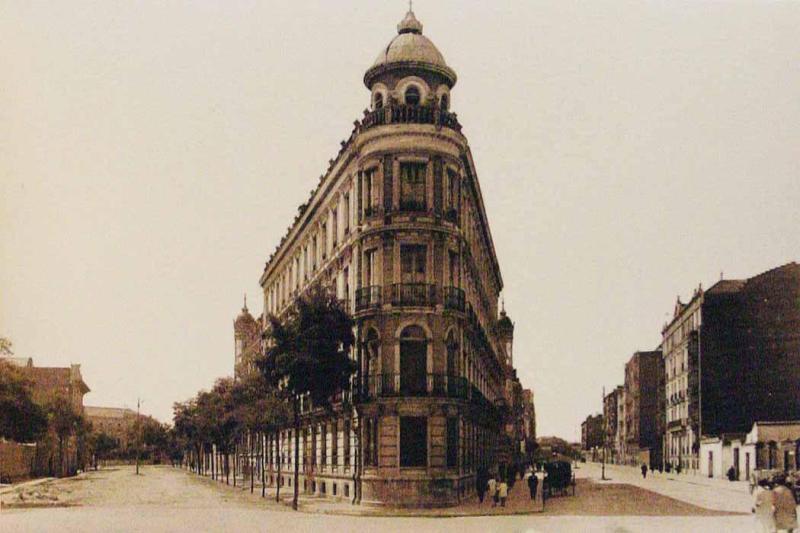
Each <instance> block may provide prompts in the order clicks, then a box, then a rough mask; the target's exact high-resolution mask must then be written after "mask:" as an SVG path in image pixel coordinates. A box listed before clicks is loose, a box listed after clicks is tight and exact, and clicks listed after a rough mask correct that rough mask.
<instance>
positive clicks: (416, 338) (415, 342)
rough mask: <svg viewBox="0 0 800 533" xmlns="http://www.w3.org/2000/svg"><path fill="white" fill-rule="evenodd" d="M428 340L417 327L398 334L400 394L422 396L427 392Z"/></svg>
mask: <svg viewBox="0 0 800 533" xmlns="http://www.w3.org/2000/svg"><path fill="white" fill-rule="evenodd" d="M427 373H428V339H427V338H426V336H425V331H424V330H423V329H422V328H421V327H419V326H408V327H407V328H405V329H404V330H403V332H402V333H401V334H400V392H401V393H402V394H404V395H407V396H419V395H424V394H425V393H426V392H427V390H428V382H427V375H428V374H427Z"/></svg>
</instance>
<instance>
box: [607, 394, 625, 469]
mask: <svg viewBox="0 0 800 533" xmlns="http://www.w3.org/2000/svg"><path fill="white" fill-rule="evenodd" d="M624 390H625V388H624V387H623V386H622V385H618V386H617V387H616V388H615V389H614V390H612V391H611V392H609V393H608V394H606V396H605V398H603V439H604V440H603V447H604V449H605V453H606V458H605V459H606V461H607V462H609V463H616V462H618V461H619V458H620V455H619V452H620V450H619V449H618V447H617V431H618V428H619V418H618V416H619V412H620V409H619V402H620V401H624V396H623V394H622V393H623V391H624Z"/></svg>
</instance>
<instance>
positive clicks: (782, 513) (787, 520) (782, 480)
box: [753, 472, 797, 533]
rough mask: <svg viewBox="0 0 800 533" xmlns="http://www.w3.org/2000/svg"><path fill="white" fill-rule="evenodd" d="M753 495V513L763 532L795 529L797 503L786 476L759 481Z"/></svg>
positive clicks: (779, 474)
mask: <svg viewBox="0 0 800 533" xmlns="http://www.w3.org/2000/svg"><path fill="white" fill-rule="evenodd" d="M753 495H754V501H753V513H754V514H755V516H756V519H757V521H758V523H759V524H760V525H761V528H762V529H763V531H765V532H773V531H780V530H785V531H789V532H790V533H791V532H792V531H794V530H795V529H797V502H796V501H795V498H794V494H793V492H792V489H791V487H790V486H789V483H788V479H787V477H786V474H784V473H782V472H781V473H778V474H776V475H775V476H773V478H772V479H761V480H759V481H758V484H757V486H756V488H755V490H754V492H753Z"/></svg>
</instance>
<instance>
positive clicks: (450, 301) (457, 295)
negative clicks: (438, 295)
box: [444, 287, 465, 313]
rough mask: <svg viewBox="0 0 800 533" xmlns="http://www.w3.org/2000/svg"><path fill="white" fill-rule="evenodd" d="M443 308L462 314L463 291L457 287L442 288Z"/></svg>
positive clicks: (463, 305)
mask: <svg viewBox="0 0 800 533" xmlns="http://www.w3.org/2000/svg"><path fill="white" fill-rule="evenodd" d="M444 307H445V308H446V309H454V310H456V311H461V312H462V313H463V312H464V308H465V304H464V291H463V290H461V289H459V288H458V287H445V288H444Z"/></svg>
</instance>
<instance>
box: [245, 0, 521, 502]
mask: <svg viewBox="0 0 800 533" xmlns="http://www.w3.org/2000/svg"><path fill="white" fill-rule="evenodd" d="M397 30H398V31H397V35H396V36H395V37H394V38H393V39H392V40H391V42H390V43H389V44H388V46H384V47H382V48H381V51H380V54H379V55H378V58H377V59H376V61H375V63H374V64H373V65H372V66H371V67H370V68H369V69H368V70H367V72H366V74H365V75H364V79H363V81H364V84H365V85H366V87H367V88H368V89H369V92H370V99H369V108H368V109H367V110H366V111H365V112H364V116H363V117H362V118H361V119H360V120H357V121H356V122H355V127H354V129H353V131H352V133H351V134H350V136H349V138H348V139H347V140H345V141H342V143H341V150H340V151H339V154H338V155H337V156H336V158H335V159H332V160H331V161H330V162H329V166H328V169H327V172H326V173H325V174H324V175H323V176H321V178H320V181H319V183H318V185H317V187H316V188H315V190H314V191H313V192H312V194H311V197H310V198H309V200H308V201H307V202H306V203H305V204H303V205H302V206H301V207H300V209H299V212H298V215H297V217H296V218H295V220H294V222H293V224H292V225H291V226H290V228H289V230H288V233H287V234H286V236H285V237H284V238H283V239H282V240H281V242H280V244H279V245H278V247H277V248H276V249H275V252H274V253H273V254H272V255H271V257H270V258H269V260H268V262H267V264H266V267H265V269H264V271H263V273H262V275H261V277H260V280H259V284H260V285H261V288H262V290H263V296H264V298H263V306H264V314H263V315H262V316H261V317H259V318H258V319H255V318H253V317H252V316H251V315H250V313H249V312H248V310H247V308H246V305H245V308H244V309H243V311H242V313H241V314H240V315H239V316H238V317H237V318H236V320H235V323H234V334H235V371H236V373H237V375H241V373H243V372H247V371H249V370H251V369H252V356H253V355H254V354H258V353H262V352H263V346H261V343H262V341H261V339H262V333H263V332H264V330H265V328H266V327H267V321H266V319H265V316H266V315H269V314H273V315H276V316H281V315H282V314H283V313H285V312H286V311H287V310H288V309H289V307H290V306H291V305H292V304H293V302H294V300H295V299H296V298H297V297H298V296H300V295H302V294H303V293H304V292H305V291H307V290H308V289H309V288H310V287H312V286H314V285H319V286H323V287H327V288H329V290H330V291H331V292H333V293H335V294H336V295H337V296H338V298H340V299H341V300H342V302H343V303H344V305H345V307H346V309H347V310H348V311H349V312H350V313H351V314H352V316H353V318H354V320H355V337H356V344H355V347H354V350H353V353H352V358H353V360H354V361H356V363H357V367H358V370H357V376H356V379H355V381H354V386H353V390H352V391H350V393H349V395H350V400H351V401H352V404H354V405H356V406H357V407H356V409H353V408H352V407H349V405H351V404H347V403H341V402H340V403H338V404H337V405H336V406H335V409H334V414H329V413H328V414H326V413H321V412H319V413H318V412H311V411H307V412H305V413H304V417H305V419H304V422H303V429H302V438H301V443H302V444H301V447H300V449H299V450H295V449H294V441H293V440H292V439H290V438H289V436H290V431H289V430H287V431H283V432H281V433H280V435H279V436H278V437H277V438H278V439H280V447H279V449H280V450H282V452H281V454H280V455H277V454H268V464H267V468H268V474H267V483H268V484H275V483H283V482H288V481H289V479H290V478H291V476H290V475H289V474H288V473H290V472H291V465H293V458H294V456H295V455H296V454H300V455H301V456H302V459H301V461H300V462H301V464H303V472H302V473H301V476H300V483H301V484H302V487H303V489H304V490H305V491H307V492H310V493H315V494H317V495H321V496H322V495H324V496H330V497H339V498H348V499H351V500H352V501H354V502H355V503H363V504H374V505H398V506H444V505H454V504H456V503H458V501H459V500H460V499H461V498H462V497H464V496H465V495H466V494H467V493H469V492H471V491H473V490H474V486H475V483H474V476H475V475H476V472H477V470H478V469H479V468H486V469H488V470H498V469H502V468H504V467H509V466H511V465H514V464H516V463H521V462H525V461H527V460H528V459H529V456H530V454H531V453H532V452H533V449H534V447H535V436H536V429H535V411H534V399H533V392H532V391H531V390H529V389H524V388H523V387H522V384H521V383H520V381H519V379H518V378H517V375H516V370H515V369H514V360H513V357H514V354H513V340H514V324H513V323H512V321H511V319H510V317H509V316H508V315H507V314H506V312H505V310H504V309H503V310H501V309H499V307H500V305H499V296H500V293H501V291H502V289H503V279H502V277H501V274H500V267H499V263H498V260H497V256H496V254H495V248H494V243H493V240H492V234H491V231H490V229H489V223H488V219H487V216H486V212H485V209H484V203H483V197H482V194H481V188H480V184H479V182H478V178H477V173H476V170H475V164H474V162H473V159H472V152H471V150H470V147H469V144H468V143H467V139H466V137H465V136H464V134H463V132H462V128H461V125H460V123H459V121H458V118H457V116H456V114H455V113H454V112H452V110H451V99H450V93H451V90H452V89H453V87H454V85H455V84H456V79H457V76H456V73H455V71H454V70H453V69H451V68H450V67H449V66H448V65H447V64H446V62H445V60H444V57H443V56H442V54H441V53H440V52H439V50H438V49H437V48H436V46H435V45H434V44H433V43H432V42H431V41H430V40H429V39H428V38H427V37H425V36H424V35H423V33H422V24H421V23H420V22H419V21H418V20H417V19H416V17H415V16H414V13H413V12H411V11H409V12H408V13H407V15H406V17H405V18H404V19H403V20H402V21H401V22H400V24H399V25H398V27H397ZM267 444H268V446H269V449H272V447H273V446H274V443H273V442H268V443H267ZM279 469H280V470H279ZM279 471H280V472H282V473H283V474H281V475H279V474H278V472H279Z"/></svg>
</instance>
